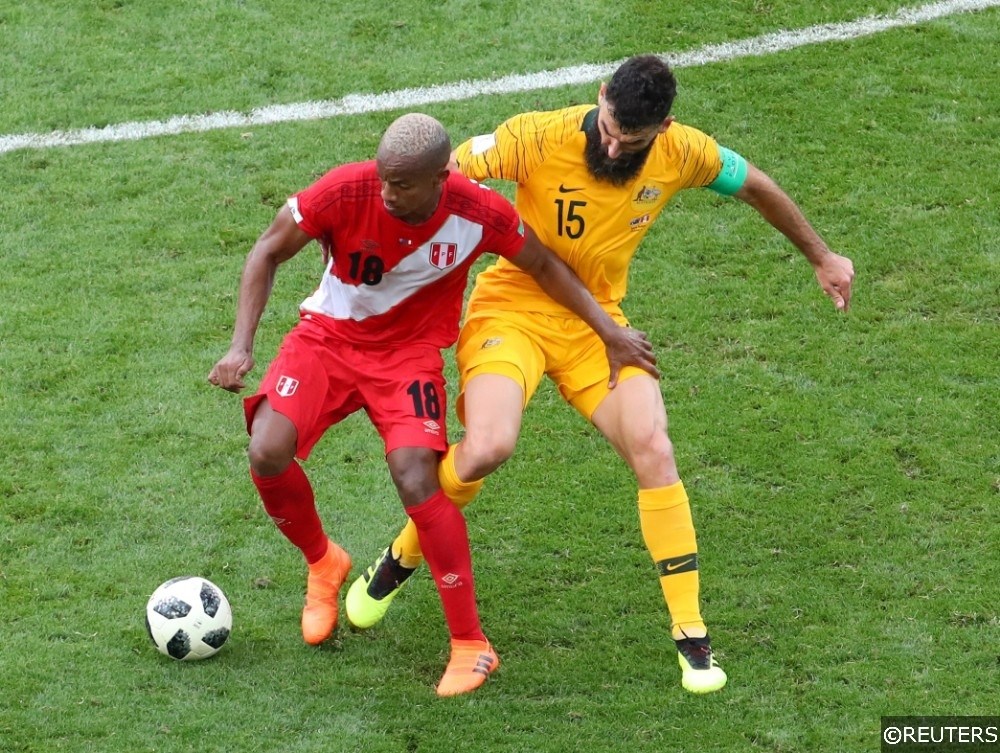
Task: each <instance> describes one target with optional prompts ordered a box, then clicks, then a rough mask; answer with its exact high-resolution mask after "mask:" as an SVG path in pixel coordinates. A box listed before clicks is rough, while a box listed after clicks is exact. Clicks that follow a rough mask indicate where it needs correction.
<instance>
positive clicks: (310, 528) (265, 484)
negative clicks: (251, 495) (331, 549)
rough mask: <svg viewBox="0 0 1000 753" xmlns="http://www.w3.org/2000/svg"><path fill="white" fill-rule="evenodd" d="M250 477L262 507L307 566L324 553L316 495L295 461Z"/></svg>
mask: <svg viewBox="0 0 1000 753" xmlns="http://www.w3.org/2000/svg"><path fill="white" fill-rule="evenodd" d="M250 478H251V479H253V483H254V486H256V487H257V492H258V493H259V494H260V498H261V500H262V501H263V503H264V509H265V510H266V511H267V514H268V515H270V516H271V520H273V521H274V524H275V525H276V526H278V530H279V531H281V533H283V534H284V535H285V538H287V539H288V540H289V541H291V542H292V543H293V544H294V545H295V546H297V547H298V548H299V549H300V550H302V554H303V555H305V558H306V562H308V563H309V564H310V565H311V564H313V563H314V562H318V561H319V560H320V559H322V558H323V555H324V554H326V549H327V538H326V533H325V532H324V531H323V524H322V523H321V522H320V519H319V514H318V513H317V512H316V498H315V497H314V496H313V490H312V485H311V484H310V483H309V479H308V478H307V477H306V474H305V471H303V470H302V466H300V465H299V464H298V463H297V462H295V461H294V460H293V461H292V462H291V463H289V465H288V467H287V468H286V469H285V470H283V471H282V472H281V473H279V474H278V475H277V476H258V475H257V474H256V473H254V472H253V471H252V470H251V471H250Z"/></svg>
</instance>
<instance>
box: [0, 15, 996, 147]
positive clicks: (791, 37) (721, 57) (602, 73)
mask: <svg viewBox="0 0 1000 753" xmlns="http://www.w3.org/2000/svg"><path fill="white" fill-rule="evenodd" d="M998 6H1000V0H943V1H942V2H936V3H930V4H928V5H921V6H919V7H916V8H901V9H900V10H898V11H897V12H895V13H893V14H892V15H889V16H866V17H864V18H859V19H856V20H854V21H846V22H843V23H835V24H819V25H817V26H809V27H807V28H804V29H798V30H792V31H779V32H774V33H771V34H764V35H762V36H759V37H751V38H749V39H743V40H739V41H736V42H725V43H723V44H715V45H707V46H705V47H701V48H699V49H697V50H692V51H690V52H681V53H661V56H662V57H663V58H664V59H665V60H667V61H668V62H669V63H670V64H671V65H672V66H673V67H674V68H686V67H693V66H699V65H706V64H708V63H718V62H723V61H726V60H735V59H737V58H742V57H755V56H762V55H769V54H773V53H776V52H782V51H784V50H791V49H795V48H796V47H803V46H805V45H812V44H820V43H823V42H836V41H843V40H849V39H857V38H859V37H866V36H870V35H872V34H878V33H879V32H883V31H887V30H889V29H895V28H899V27H904V26H913V25H916V24H919V23H923V22H925V21H932V20H934V19H937V18H943V17H945V16H950V15H955V14H958V13H970V12H974V11H980V10H986V9H987V8H995V7H998ZM622 62H623V61H622V60H617V61H614V62H611V63H600V64H589V65H575V66H570V67H567V68H558V69H556V70H553V71H542V72H540V73H527V74H522V75H510V76H502V77H501V78H495V79H485V80H482V81H459V82H457V83H453V84H439V85H436V86H427V87H419V88H416V89H400V90H399V91H394V92H384V93H382V94H348V95H346V96H344V97H341V98H340V99H330V100H324V101H319V102H299V103H296V104H288V105H271V106H269V107H259V108H256V109H254V110H251V111H250V112H247V113H243V112H233V111H226V112H216V113H208V114H205V115H177V116H175V117H172V118H169V119H168V120H150V121H145V122H128V123H119V124H117V125H109V126H105V127H103V128H82V129H79V130H73V131H53V132H51V133H23V134H13V135H9V136H0V154H3V153H6V152H12V151H14V150H16V149H45V148H48V147H58V146H73V145H76V144H94V143H99V142H108V141H137V140H139V139H145V138H150V137H153V136H164V135H171V134H178V133H193V132H199V131H213V130H218V129H222V128H237V127H240V128H245V127H248V126H258V125H267V124H269V123H288V122H292V121H298V120H320V119H323V118H333V117H337V116H342V115H358V114H361V113H370V112H385V111H387V110H405V109H410V108H414V107H418V106H422V105H428V104H433V103H440V102H456V101H459V100H464V99H473V98H475V97H480V96H483V95H486V94H509V93H511V92H524V91H533V90H538V89H555V88H558V87H561V86H570V85H576V84H585V83H590V82H594V81H599V80H600V79H601V78H605V77H607V76H609V75H610V74H611V73H612V72H613V71H614V70H615V69H616V68H617V67H618V66H619V65H620V64H621V63H622Z"/></svg>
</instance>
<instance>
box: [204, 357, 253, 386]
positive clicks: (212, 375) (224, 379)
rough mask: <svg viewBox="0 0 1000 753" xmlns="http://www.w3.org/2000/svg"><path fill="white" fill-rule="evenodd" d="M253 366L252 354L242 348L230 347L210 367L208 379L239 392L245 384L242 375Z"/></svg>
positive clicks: (217, 384) (216, 384)
mask: <svg viewBox="0 0 1000 753" xmlns="http://www.w3.org/2000/svg"><path fill="white" fill-rule="evenodd" d="M252 368H253V356H251V355H250V354H249V353H248V352H247V351H245V350H243V349H242V348H230V349H229V352H228V353H226V355H224V356H223V357H222V358H221V359H219V362H218V363H216V364H215V366H213V367H212V371H211V372H209V374H208V381H209V382H211V383H212V384H214V385H215V386H216V387H221V388H222V389H224V390H229V391H230V392H239V391H240V390H242V389H243V388H244V387H246V384H245V383H244V382H243V377H244V376H246V375H247V373H249V371H250V369H252Z"/></svg>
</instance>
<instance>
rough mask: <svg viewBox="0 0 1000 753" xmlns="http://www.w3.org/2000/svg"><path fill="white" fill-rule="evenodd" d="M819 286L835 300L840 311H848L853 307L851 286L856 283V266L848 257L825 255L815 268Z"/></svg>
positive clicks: (835, 304)
mask: <svg viewBox="0 0 1000 753" xmlns="http://www.w3.org/2000/svg"><path fill="white" fill-rule="evenodd" d="M815 270H816V279H817V280H818V281H819V285H820V287H821V288H823V292H824V293H826V294H827V295H828V296H830V298H831V299H832V300H833V305H834V306H836V307H837V310H838V311H847V309H848V308H850V306H851V285H852V284H853V283H854V264H853V263H852V262H851V260H850V259H848V258H847V257H846V256H841V255H840V254H835V253H833V252H832V251H831V252H830V253H827V254H824V255H823V258H822V260H821V261H820V263H819V264H817V265H816V267H815Z"/></svg>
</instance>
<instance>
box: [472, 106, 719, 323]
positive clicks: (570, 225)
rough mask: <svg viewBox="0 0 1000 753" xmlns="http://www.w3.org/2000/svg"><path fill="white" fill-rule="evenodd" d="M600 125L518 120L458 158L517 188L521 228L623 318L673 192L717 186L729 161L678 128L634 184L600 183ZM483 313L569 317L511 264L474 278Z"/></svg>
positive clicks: (584, 109) (568, 115) (575, 114)
mask: <svg viewBox="0 0 1000 753" xmlns="http://www.w3.org/2000/svg"><path fill="white" fill-rule="evenodd" d="M596 117H597V107H595V106H593V105H580V106H576V107H568V108H565V109H562V110H554V111H550V112H529V113H524V114H521V115H516V116H514V117H513V118H511V119H509V120H507V121H506V122H504V123H503V124H501V125H500V127H499V128H497V129H496V130H495V131H494V132H493V133H492V134H487V135H485V136H476V137H475V138H472V139H469V140H468V141H466V142H464V143H462V144H461V145H460V146H459V147H458V149H456V150H455V157H456V160H457V162H458V166H459V169H460V170H461V171H462V172H463V173H464V174H465V175H467V176H468V177H470V178H472V179H474V180H477V181H483V180H486V179H490V178H496V179H504V180H511V181H514V182H516V183H517V192H516V197H515V202H514V203H515V206H516V207H517V209H518V211H519V212H520V214H521V217H522V219H523V220H524V221H525V222H526V223H527V224H528V225H530V226H531V227H532V229H533V230H534V231H535V233H536V234H537V235H538V237H539V239H540V240H541V242H542V243H544V244H545V245H546V246H548V247H549V248H550V249H552V250H553V251H554V252H555V253H556V254H558V255H559V256H560V257H561V258H562V259H563V261H565V262H566V263H567V264H568V265H569V266H570V267H572V269H573V270H574V271H575V272H576V274H577V275H578V276H579V277H580V279H581V280H582V281H583V283H584V284H585V285H586V286H587V288H588V289H589V290H590V292H591V293H592V294H593V295H594V298H595V299H597V301H598V302H599V303H600V304H601V305H602V306H603V307H604V308H605V310H607V311H608V312H609V313H620V311H621V302H622V299H623V298H624V297H625V292H626V288H627V286H628V267H629V263H630V262H631V260H632V256H633V255H634V254H635V251H636V248H637V247H638V245H639V243H640V241H642V239H643V238H644V237H645V235H646V233H647V232H648V230H649V228H650V227H651V226H652V224H653V222H654V221H655V220H656V218H657V216H658V215H659V214H660V212H661V211H662V210H663V208H664V207H665V206H666V204H667V202H668V201H669V200H670V198H671V197H672V196H673V195H674V194H675V193H677V192H678V191H680V190H681V189H684V188H695V187H702V186H707V185H709V184H710V183H712V182H713V181H714V180H715V179H716V178H717V177H718V176H719V172H720V171H721V169H722V161H721V158H720V154H719V145H718V144H717V143H716V142H715V140H714V139H712V138H711V137H710V136H708V135H707V134H705V133H702V132H701V131H699V130H697V129H696V128H691V127H689V126H685V125H681V124H680V123H676V122H673V123H671V124H670V125H669V126H668V127H667V129H666V130H665V131H664V132H663V133H661V134H659V135H658V136H657V137H656V139H655V141H654V142H653V147H652V149H651V150H650V153H649V156H648V158H647V159H646V163H645V164H644V165H643V167H642V170H641V171H640V172H639V173H638V174H637V175H636V177H635V178H634V179H633V180H631V181H629V182H627V183H625V184H624V185H621V186H618V185H613V184H612V183H610V182H608V181H602V180H597V179H596V178H594V177H593V176H592V175H591V174H590V172H589V171H588V169H587V163H586V160H585V157H584V150H585V147H586V143H587V136H586V133H585V131H584V129H585V127H587V126H588V125H589V124H590V123H591V122H592V119H595V118H596ZM482 309H516V310H520V311H541V312H547V313H556V314H562V315H566V316H571V314H570V313H569V311H568V310H567V309H565V308H564V307H562V306H561V305H559V304H558V303H556V302H555V301H553V300H552V299H551V298H549V297H548V296H547V295H546V294H545V293H544V292H542V290H541V288H539V287H538V285H537V284H536V283H535V281H534V279H533V278H532V277H531V276H530V275H528V274H526V273H525V272H522V271H521V270H520V269H518V268H517V267H516V266H515V265H514V264H512V263H511V262H510V261H508V260H506V259H501V260H500V261H499V262H498V263H497V264H494V265H492V266H491V267H489V268H488V269H487V270H486V271H484V272H483V273H481V274H480V275H479V276H478V277H477V278H476V285H475V288H474V290H473V292H472V297H471V299H470V302H469V309H468V310H469V312H470V313H472V312H473V311H475V310H482Z"/></svg>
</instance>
